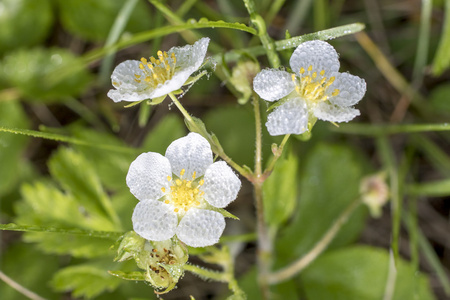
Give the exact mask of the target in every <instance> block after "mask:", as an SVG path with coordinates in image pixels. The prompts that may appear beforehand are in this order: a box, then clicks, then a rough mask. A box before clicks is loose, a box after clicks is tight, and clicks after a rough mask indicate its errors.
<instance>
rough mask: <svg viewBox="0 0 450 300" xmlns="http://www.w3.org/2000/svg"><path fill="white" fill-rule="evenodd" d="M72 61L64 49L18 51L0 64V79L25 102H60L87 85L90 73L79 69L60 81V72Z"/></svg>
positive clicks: (79, 91) (75, 94) (71, 55)
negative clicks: (12, 88) (15, 90)
mask: <svg viewBox="0 0 450 300" xmlns="http://www.w3.org/2000/svg"><path fill="white" fill-rule="evenodd" d="M75 60H76V58H75V56H74V55H73V54H72V53H70V52H69V51H67V50H65V49H58V48H33V49H22V50H18V51H16V52H13V53H10V54H8V55H7V56H5V58H4V59H3V61H2V62H0V79H1V80H3V81H4V82H5V83H6V84H7V85H9V86H11V87H14V88H16V89H18V90H19V91H20V93H21V94H22V95H23V96H24V97H25V99H27V100H35V101H36V100H40V101H47V102H54V101H59V100H62V99H63V98H64V97H68V96H78V95H79V94H80V93H81V92H83V91H84V90H85V89H86V87H87V85H88V84H89V83H90V80H91V75H90V73H89V72H88V71H87V70H86V69H84V68H82V67H79V66H78V67H77V68H76V70H73V71H72V72H71V73H70V75H68V76H66V77H64V78H63V79H60V78H59V74H60V72H61V71H62V70H65V69H67V68H68V67H69V66H73V64H74V61H75Z"/></svg>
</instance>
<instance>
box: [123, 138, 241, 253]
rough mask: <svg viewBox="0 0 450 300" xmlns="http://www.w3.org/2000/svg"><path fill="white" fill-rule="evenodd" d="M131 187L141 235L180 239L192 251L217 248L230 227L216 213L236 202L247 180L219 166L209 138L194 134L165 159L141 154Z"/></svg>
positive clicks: (130, 173)
mask: <svg viewBox="0 0 450 300" xmlns="http://www.w3.org/2000/svg"><path fill="white" fill-rule="evenodd" d="M127 185H128V187H129V188H130V191H131V193H132V194H133V195H134V196H135V197H136V198H137V199H138V200H139V201H140V202H139V203H138V204H137V205H136V208H135V209H134V212H133V217H132V221H133V229H134V231H135V232H136V233H137V234H139V235H140V236H142V237H143V238H145V239H148V240H152V241H163V240H167V239H170V238H171V237H172V236H174V235H175V234H176V235H177V236H178V238H179V239H180V240H181V241H182V242H184V243H185V244H187V245H189V246H192V247H206V246H210V245H213V244H215V243H217V242H218V241H219V238H220V236H221V235H222V232H223V230H224V228H225V219H224V217H223V215H222V214H221V213H219V212H217V211H214V209H215V208H223V207H225V206H227V205H228V204H229V203H230V202H231V201H233V200H234V199H236V196H237V194H238V191H239V189H240V187H241V181H240V180H239V178H238V177H237V176H236V174H235V173H234V172H233V170H232V169H231V168H230V167H229V166H228V165H227V164H226V163H225V162H224V161H219V162H215V163H213V154H212V151H211V147H210V145H209V143H208V141H207V140H206V139H205V138H203V137H202V136H201V135H199V134H197V133H189V134H188V135H187V136H185V137H183V138H180V139H178V140H175V141H174V142H172V143H171V144H170V145H169V147H168V148H167V150H166V155H165V157H164V156H162V155H161V154H159V153H154V152H147V153H143V154H141V155H139V156H138V157H137V158H136V160H135V161H133V162H132V163H131V165H130V169H129V171H128V174H127ZM216 210H217V209H216Z"/></svg>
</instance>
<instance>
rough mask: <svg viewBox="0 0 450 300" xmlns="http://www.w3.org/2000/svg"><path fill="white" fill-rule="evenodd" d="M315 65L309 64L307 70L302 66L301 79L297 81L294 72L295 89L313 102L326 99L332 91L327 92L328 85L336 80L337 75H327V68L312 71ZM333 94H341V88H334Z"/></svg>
mask: <svg viewBox="0 0 450 300" xmlns="http://www.w3.org/2000/svg"><path fill="white" fill-rule="evenodd" d="M312 71H313V66H309V67H308V69H307V70H305V68H303V67H302V68H300V71H299V74H300V80H299V81H297V79H296V76H295V74H292V81H293V82H294V83H295V91H296V92H297V93H298V94H299V95H300V96H301V97H302V98H303V99H305V100H308V101H309V102H312V103H318V102H322V101H326V100H328V98H329V95H330V93H327V89H328V87H329V86H330V85H331V84H332V83H333V82H334V80H335V77H334V76H331V77H329V78H328V77H325V76H324V75H325V70H322V71H320V72H319V73H317V72H312ZM331 95H332V96H337V95H339V90H338V89H334V90H333V92H331Z"/></svg>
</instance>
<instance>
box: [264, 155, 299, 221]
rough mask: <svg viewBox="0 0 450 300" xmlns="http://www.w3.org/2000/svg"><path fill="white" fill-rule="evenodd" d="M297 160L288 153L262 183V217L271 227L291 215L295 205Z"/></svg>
mask: <svg viewBox="0 0 450 300" xmlns="http://www.w3.org/2000/svg"><path fill="white" fill-rule="evenodd" d="M297 171H298V158H297V156H296V155H295V154H294V153H292V152H289V154H288V155H287V157H286V158H280V159H279V160H278V162H277V164H276V165H275V168H274V170H273V172H272V174H271V175H270V176H269V178H267V179H266V181H264V185H263V197H264V213H265V215H264V217H265V220H266V222H267V223H268V224H269V225H271V226H275V227H277V226H279V225H280V224H282V223H284V222H285V221H286V220H287V219H288V218H289V217H290V216H291V215H292V214H293V213H295V206H296V203H297V188H298V187H297Z"/></svg>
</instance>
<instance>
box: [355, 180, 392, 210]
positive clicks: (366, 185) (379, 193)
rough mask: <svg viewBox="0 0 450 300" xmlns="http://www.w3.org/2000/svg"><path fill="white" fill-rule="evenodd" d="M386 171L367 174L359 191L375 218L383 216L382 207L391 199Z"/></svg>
mask: <svg viewBox="0 0 450 300" xmlns="http://www.w3.org/2000/svg"><path fill="white" fill-rule="evenodd" d="M385 177H386V175H385V173H378V174H375V175H371V176H367V177H365V178H363V179H362V180H361V184H360V187H359V191H360V193H361V197H362V201H363V203H364V204H366V205H367V207H368V208H369V212H370V215H371V216H372V217H374V218H379V217H380V216H381V208H382V207H383V205H384V204H386V202H387V201H388V200H389V187H388V186H387V184H386V182H385Z"/></svg>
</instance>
